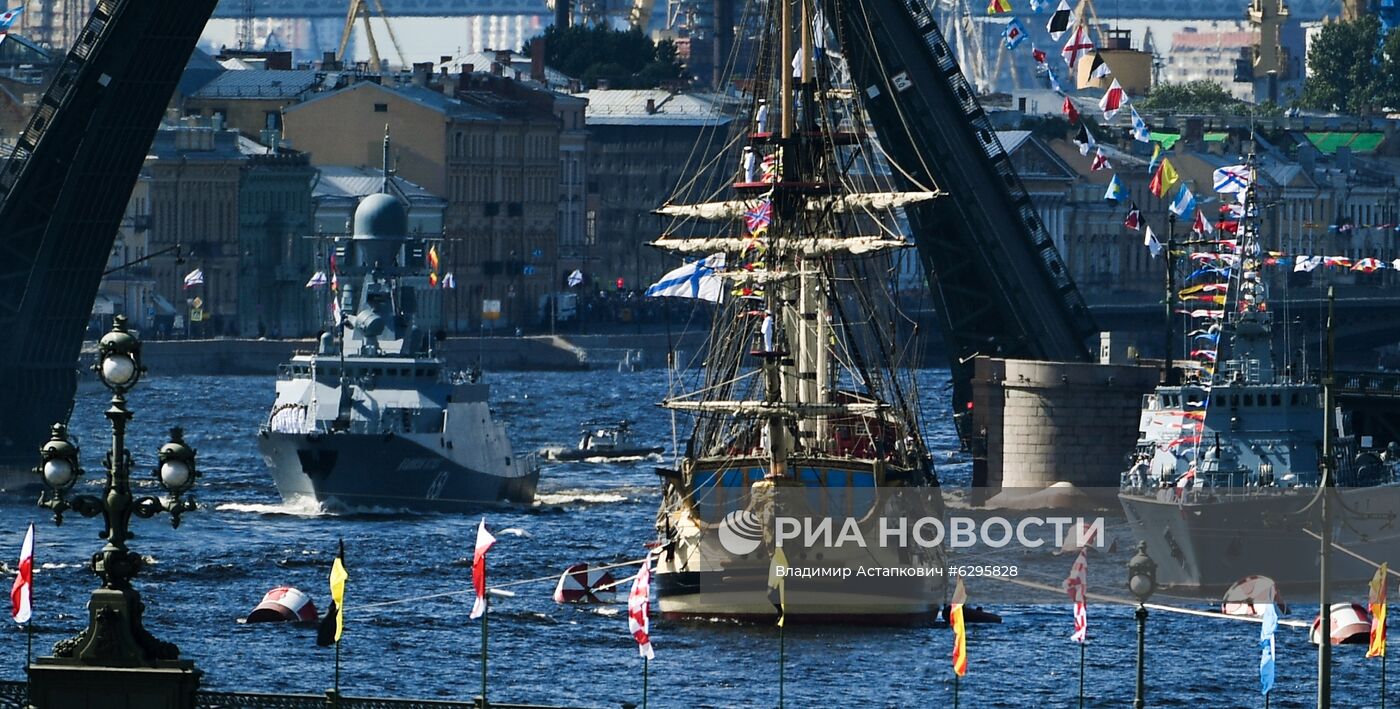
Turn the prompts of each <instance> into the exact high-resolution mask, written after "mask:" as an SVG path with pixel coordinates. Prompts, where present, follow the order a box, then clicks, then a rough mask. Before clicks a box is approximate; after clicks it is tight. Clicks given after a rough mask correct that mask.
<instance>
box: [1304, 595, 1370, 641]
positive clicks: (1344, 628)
mask: <svg viewBox="0 0 1400 709" xmlns="http://www.w3.org/2000/svg"><path fill="white" fill-rule="evenodd" d="M1331 623H1332V644H1333V645H1357V644H1365V643H1368V642H1370V641H1371V614H1370V612H1368V611H1367V610H1366V609H1365V608H1362V607H1361V604H1359V603H1333V604H1332V618H1331ZM1321 635H1322V616H1321V615H1319V616H1317V617H1316V618H1314V619H1313V624H1312V629H1311V630H1309V631H1308V639H1309V640H1311V641H1312V643H1313V644H1314V645H1316V644H1317V639H1318V637H1319V636H1321Z"/></svg>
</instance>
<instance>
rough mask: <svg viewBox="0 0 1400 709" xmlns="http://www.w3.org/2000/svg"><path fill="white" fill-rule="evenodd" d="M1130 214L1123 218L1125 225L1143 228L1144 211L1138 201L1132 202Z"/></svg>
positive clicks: (1137, 228) (1134, 228) (1129, 208)
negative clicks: (1140, 208)
mask: <svg viewBox="0 0 1400 709" xmlns="http://www.w3.org/2000/svg"><path fill="white" fill-rule="evenodd" d="M1129 204H1130V205H1131V206H1129V207H1128V216H1127V217H1125V218H1124V219H1123V226H1125V227H1128V228H1129V229H1133V230H1136V231H1141V230H1142V212H1141V211H1140V210H1139V209H1138V206H1137V203H1136V202H1130V203H1129Z"/></svg>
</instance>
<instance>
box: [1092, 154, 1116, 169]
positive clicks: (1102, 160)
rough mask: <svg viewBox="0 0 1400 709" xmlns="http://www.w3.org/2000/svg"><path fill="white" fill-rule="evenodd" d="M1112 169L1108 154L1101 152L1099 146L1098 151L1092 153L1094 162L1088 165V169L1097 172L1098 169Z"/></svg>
mask: <svg viewBox="0 0 1400 709" xmlns="http://www.w3.org/2000/svg"><path fill="white" fill-rule="evenodd" d="M1112 169H1113V165H1112V163H1110V162H1109V161H1108V156H1107V155H1104V154H1103V148H1099V149H1098V151H1097V152H1095V153H1094V162H1093V164H1091V165H1089V170H1090V171H1091V172H1098V171H1099V170H1112Z"/></svg>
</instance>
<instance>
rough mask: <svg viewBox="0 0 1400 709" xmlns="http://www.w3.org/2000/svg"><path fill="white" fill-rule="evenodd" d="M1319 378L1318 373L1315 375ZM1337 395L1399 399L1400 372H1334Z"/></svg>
mask: <svg viewBox="0 0 1400 709" xmlns="http://www.w3.org/2000/svg"><path fill="white" fill-rule="evenodd" d="M1315 374H1316V375H1317V376H1319V377H1320V376H1321V374H1320V373H1315ZM1334 381H1336V383H1337V391H1336V393H1337V395H1339V396H1347V395H1354V396H1355V395H1363V396H1385V397H1395V398H1400V372H1336V373H1335V376H1334Z"/></svg>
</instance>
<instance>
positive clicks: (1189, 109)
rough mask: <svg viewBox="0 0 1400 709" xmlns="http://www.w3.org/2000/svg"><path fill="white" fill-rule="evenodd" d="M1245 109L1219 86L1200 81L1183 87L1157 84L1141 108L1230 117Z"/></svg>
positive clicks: (1210, 82) (1181, 85) (1241, 103)
mask: <svg viewBox="0 0 1400 709" xmlns="http://www.w3.org/2000/svg"><path fill="white" fill-rule="evenodd" d="M1243 105H1244V102H1243V101H1241V100H1239V99H1237V98H1235V97H1234V96H1231V95H1230V92H1228V91H1226V90H1225V87H1223V86H1221V85H1220V84H1217V83H1215V82H1214V81H1208V80H1205V79H1198V80H1196V81H1187V82H1185V83H1181V84H1171V83H1162V84H1158V85H1157V86H1154V87H1153V88H1152V93H1150V94H1148V95H1147V98H1145V99H1143V100H1142V102H1141V106H1140V107H1141V108H1145V109H1147V110H1150V111H1175V112H1177V113H1206V114H1228V113H1240V112H1247V111H1244V109H1243V108H1242V107H1243Z"/></svg>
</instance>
